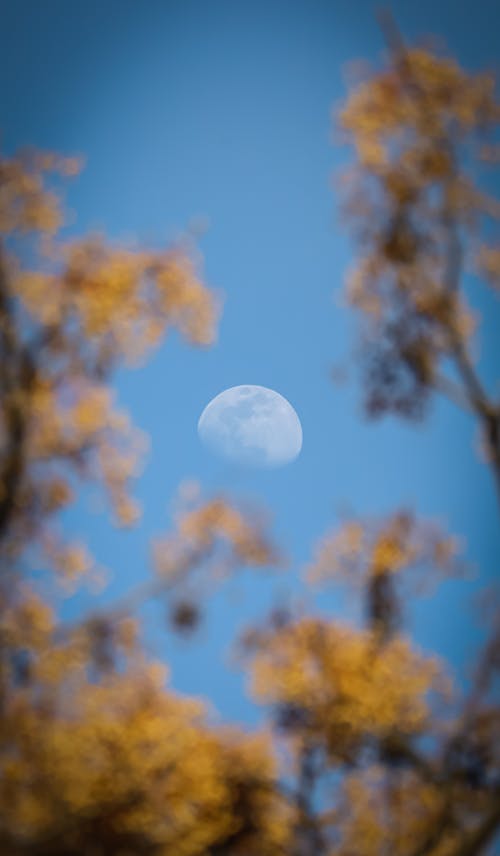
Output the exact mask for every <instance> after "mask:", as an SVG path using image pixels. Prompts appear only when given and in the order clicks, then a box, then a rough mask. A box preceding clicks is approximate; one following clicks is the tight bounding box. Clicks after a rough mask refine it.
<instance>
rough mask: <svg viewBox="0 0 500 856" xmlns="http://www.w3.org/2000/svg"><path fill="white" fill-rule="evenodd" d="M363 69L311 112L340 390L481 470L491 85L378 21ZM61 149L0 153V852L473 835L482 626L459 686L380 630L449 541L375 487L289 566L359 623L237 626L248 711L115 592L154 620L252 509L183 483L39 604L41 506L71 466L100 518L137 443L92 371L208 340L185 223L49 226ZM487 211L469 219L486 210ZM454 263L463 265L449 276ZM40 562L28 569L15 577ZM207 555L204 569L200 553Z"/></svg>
mask: <svg viewBox="0 0 500 856" xmlns="http://www.w3.org/2000/svg"><path fill="white" fill-rule="evenodd" d="M383 27H384V32H385V36H386V42H387V52H386V57H385V61H384V64H383V66H382V67H381V68H379V69H375V70H369V71H366V70H365V71H364V72H363V74H362V76H361V77H360V79H358V80H357V82H356V83H355V85H354V86H353V88H352V90H351V92H350V93H349V94H348V96H347V98H346V101H345V103H344V105H343V107H342V109H341V110H340V112H339V114H338V115H337V116H336V117H335V122H336V126H337V129H338V130H340V132H341V134H342V137H343V139H344V141H345V142H347V143H348V144H349V145H350V146H351V151H352V153H353V157H352V161H351V163H350V165H349V167H348V168H347V169H346V171H345V172H344V174H343V176H342V178H341V190H342V194H343V198H344V203H345V207H344V217H345V220H346V223H347V224H348V225H349V227H350V228H352V231H353V234H354V237H355V240H356V241H357V244H358V249H357V253H356V257H355V264H354V266H353V268H352V270H351V271H350V273H349V274H348V277H347V282H346V294H347V297H348V300H349V301H350V303H351V304H352V305H353V307H354V308H355V310H356V312H357V313H358V315H359V316H360V319H361V330H362V334H361V335H362V348H361V364H362V374H363V383H364V389H365V392H366V404H367V410H368V413H369V414H370V415H372V416H379V415H381V414H383V413H385V412H387V411H395V412H396V413H398V414H400V415H402V416H404V417H405V418H410V419H422V418H424V417H425V414H426V407H427V404H428V402H429V399H430V398H431V397H432V396H433V395H441V394H443V395H445V396H448V397H449V398H451V399H452V400H453V401H454V402H455V403H456V404H457V405H458V406H460V407H464V408H466V409H467V410H469V411H471V412H472V413H473V414H474V415H475V417H476V419H477V422H478V425H479V426H480V428H481V432H482V438H483V446H484V454H485V456H486V459H487V461H488V463H489V465H490V466H491V470H492V473H493V477H494V478H495V480H496V482H497V485H498V486H499V488H500V403H499V402H498V400H496V399H495V398H494V397H493V396H492V395H490V393H489V392H488V390H487V388H486V385H485V384H484V382H483V381H482V380H481V378H480V375H479V372H478V370H477V367H476V365H475V361H474V357H473V347H472V342H473V337H474V336H477V335H478V325H479V319H478V318H476V317H475V315H474V313H473V312H472V310H471V308H470V307H469V304H468V300H467V298H466V296H465V288H464V280H465V278H466V274H467V276H470V274H471V272H472V274H473V276H474V277H482V278H484V280H485V281H486V282H487V283H489V284H490V285H491V287H492V288H493V289H498V285H499V282H500V244H498V243H497V244H495V243H494V240H495V235H497V234H498V219H499V217H500V205H499V202H498V201H497V200H495V199H494V198H493V197H492V196H491V195H490V194H489V192H488V190H487V189H486V187H487V181H486V179H485V178H484V171H485V170H488V169H491V168H492V166H493V165H494V164H495V163H496V162H498V159H499V157H500V152H499V149H498V145H497V143H496V140H497V136H495V134H497V126H498V120H499V118H500V105H499V104H498V101H496V100H495V86H494V80H493V78H492V77H491V75H489V74H471V73H468V72H467V71H466V70H464V69H462V68H461V67H460V66H459V65H458V63H457V62H456V61H455V60H453V59H451V58H449V57H446V56H443V55H441V54H439V53H437V52H434V51H432V50H430V49H428V48H425V49H424V48H421V47H418V48H408V47H407V46H406V45H405V44H404V42H403V41H402V39H401V37H400V36H399V34H398V32H397V31H396V30H395V28H394V26H393V25H392V23H391V22H390V21H388V20H384V23H383ZM80 166H81V165H80V163H79V162H78V161H77V160H75V159H72V158H64V157H60V156H57V155H53V154H47V153H42V152H39V151H24V152H19V153H18V154H16V155H14V156H12V157H7V156H2V159H1V161H0V224H1V229H2V235H3V237H2V242H1V245H0V391H1V404H0V564H1V579H0V771H1V772H0V848H1V850H2V852H3V853H5V854H12V856H31V855H32V856H72V854H75V856H76V855H77V854H86V855H87V854H88V856H99V854H103V856H104V854H115V855H116V856H119V854H123V856H125V854H143V853H144V854H146V853H148V854H149V853H150V854H158V856H166V855H167V854H175V856H203V854H206V856H238V854H240V856H250V854H255V856H257V854H259V856H284V854H289V856H313V854H314V856H321V854H324V856H380V854H391V856H426V854H429V856H473V854H481V853H486V852H487V851H488V847H489V846H490V845H491V844H492V842H494V839H495V835H496V834H497V830H498V827H499V826H500V756H499V747H500V716H499V713H500V711H499V709H498V703H497V701H496V700H495V675H496V672H497V671H498V668H499V665H500V624H499V622H498V617H495V616H494V618H493V620H492V622H491V628H490V631H489V635H488V641H487V644H486V646H485V648H484V650H483V652H482V654H481V656H480V657H479V659H478V661H477V663H476V667H475V672H474V676H473V679H472V681H471V685H470V688H469V689H468V690H467V692H464V691H462V690H460V689H459V688H458V687H457V686H455V685H454V682H453V676H452V675H451V674H450V670H449V669H448V668H447V666H446V664H445V663H443V662H441V661H439V660H438V658H435V657H429V656H428V655H424V654H423V653H422V652H421V651H419V650H418V648H417V647H416V646H415V644H414V642H413V641H412V639H411V638H410V636H409V635H408V634H406V633H405V630H404V628H405V611H404V605H405V600H406V598H407V597H408V596H410V595H409V593H411V596H413V595H414V594H415V593H418V590H419V587H420V586H421V584H422V582H425V583H431V584H432V583H437V582H439V579H441V578H443V577H447V578H449V577H454V576H459V575H460V574H461V573H462V572H463V563H462V561H461V557H460V543H459V541H458V540H457V538H456V537H455V536H453V535H451V534H448V533H445V532H442V531H441V530H439V529H438V528H437V527H436V526H435V524H434V523H433V522H432V521H427V520H422V519H420V518H419V517H418V515H417V514H416V513H415V514H414V513H410V512H408V511H405V510H399V509H395V510H394V513H393V514H391V515H389V516H388V517H386V518H380V519H372V520H366V519H361V518H356V517H355V516H352V517H351V518H349V519H346V520H345V521H344V522H343V523H342V525H341V526H340V527H338V528H336V529H335V530H333V531H331V532H328V533H326V534H325V536H324V538H323V539H322V540H321V542H320V543H319V544H318V545H317V547H316V549H315V551H314V552H313V556H312V558H311V561H310V564H309V566H308V568H307V569H306V572H305V574H304V578H303V585H304V587H305V589H309V588H312V587H316V586H324V587H332V586H341V585H343V586H345V585H347V586H350V587H351V588H352V590H353V591H354V594H355V596H356V597H357V598H359V599H360V601H361V603H362V605H363V615H364V621H363V623H362V624H361V625H359V626H358V625H349V624H347V623H340V622H339V621H338V620H336V619H334V618H325V617H324V616H318V615H316V614H314V613H312V612H311V613H310V612H307V611H305V610H296V611H294V610H287V609H281V610H280V609H277V610H274V611H273V612H272V613H271V614H270V615H267V616H262V620H261V622H260V623H259V624H258V625H257V626H255V627H251V628H247V629H246V630H245V632H244V633H242V635H241V638H240V639H239V641H238V653H239V658H240V661H241V664H242V667H243V668H245V669H246V670H247V672H248V676H249V681H250V686H251V692H252V697H253V698H254V700H255V702H256V703H257V704H259V705H262V706H263V707H264V708H265V709H266V710H267V713H268V719H267V723H268V724H267V726H266V727H265V728H263V729H261V730H259V731H257V732H249V731H248V730H246V729H244V728H242V727H238V726H237V725H235V726H234V727H228V726H221V725H220V724H217V723H216V722H214V721H213V718H212V717H211V715H210V711H209V708H208V705H205V704H204V703H203V702H201V701H200V700H196V699H191V698H186V697H183V696H181V695H180V694H178V693H176V692H175V691H174V690H173V689H172V687H171V686H170V685H169V681H168V666H167V665H166V664H165V663H163V662H158V661H154V660H152V658H151V656H150V655H149V654H148V652H147V651H146V650H145V648H144V645H143V643H142V640H141V626H140V622H139V620H138V618H137V615H136V606H137V604H138V603H141V602H142V601H144V600H145V599H151V598H155V599H156V598H157V599H164V600H165V601H166V602H167V603H168V604H169V605H170V609H171V616H172V627H173V629H174V630H178V631H183V630H185V629H191V628H194V627H195V625H196V622H197V618H198V611H199V610H200V609H202V608H203V603H202V602H201V603H200V604H197V603H193V602H192V601H191V599H190V591H192V590H193V588H194V589H197V587H198V588H199V589H200V590H201V591H203V592H204V597H209V596H210V595H211V593H213V591H215V588H216V586H218V585H220V584H221V579H222V584H223V581H224V579H225V578H226V577H227V575H228V574H231V573H232V572H233V570H235V569H237V568H239V567H241V566H247V565H248V566H261V567H272V566H273V565H276V564H279V561H280V551H279V548H278V546H277V545H276V544H275V543H274V540H273V537H272V534H271V533H270V532H269V531H268V527H267V524H266V522H265V519H264V518H261V517H260V516H259V515H258V514H255V513H251V512H250V511H249V510H248V509H247V508H245V507H243V506H240V505H238V503H236V501H235V500H234V499H232V498H230V497H226V496H213V497H208V498H202V497H200V496H198V495H197V496H192V497H190V496H188V497H187V498H186V499H185V501H184V503H183V504H181V507H180V508H179V511H178V514H177V516H176V517H175V519H174V521H173V526H172V531H171V532H169V533H167V534H166V535H165V536H164V537H163V538H162V539H160V540H159V541H158V542H157V543H156V544H155V545H154V569H153V573H152V574H151V576H150V577H149V578H148V579H147V580H146V581H145V582H144V583H143V584H141V585H140V586H139V587H138V588H136V589H133V590H132V591H131V592H130V593H128V594H127V595H126V596H125V597H123V598H122V599H121V600H119V601H117V602H116V603H115V604H113V605H112V606H111V607H110V608H108V609H102V610H100V611H96V612H93V613H92V614H90V615H86V616H84V617H83V618H82V619H81V620H79V621H76V622H73V623H68V622H66V623H65V622H63V621H62V619H61V616H60V614H59V612H58V607H57V602H58V601H57V597H56V595H55V592H56V591H57V588H58V587H60V586H62V587H68V586H69V587H71V586H73V587H75V586H77V585H78V584H79V582H80V580H81V579H82V578H84V577H86V576H89V575H92V574H93V573H96V569H97V562H96V560H95V559H94V557H93V556H92V555H91V554H90V552H89V551H88V549H87V547H86V545H85V544H84V543H71V542H68V541H66V540H65V539H64V537H63V536H62V534H61V531H60V525H59V523H58V517H59V515H60V513H61V512H62V511H63V510H64V509H65V508H67V507H68V506H70V505H71V503H72V502H73V501H74V499H75V497H77V496H78V493H79V491H81V490H82V489H83V487H84V485H85V484H87V483H89V482H92V483H96V484H97V485H98V486H99V488H100V489H102V491H103V492H104V495H105V496H106V498H107V500H108V501H109V505H110V509H111V512H112V515H113V519H114V521H115V522H116V523H117V524H118V525H121V526H133V525H138V524H139V521H140V509H139V508H138V506H137V505H136V503H135V501H134V499H133V496H132V486H133V480H134V477H135V476H136V475H137V474H138V472H139V470H140V462H141V457H142V454H143V451H144V448H145V438H144V437H143V436H142V435H141V434H140V432H138V431H137V430H136V429H135V428H134V427H133V425H132V423H131V420H130V419H129V416H128V415H127V414H125V413H122V412H120V411H118V410H117V409H116V407H115V404H114V398H113V387H112V384H113V377H114V373H115V371H116V370H117V369H118V368H120V367H123V366H130V367H132V366H135V365H137V364H140V363H141V361H143V360H144V359H145V358H146V356H147V355H149V353H150V352H151V351H152V350H153V349H154V348H155V347H158V346H159V345H160V344H161V342H162V341H163V339H164V337H165V336H166V335H167V334H168V332H169V331H170V329H171V328H177V330H179V331H180V333H181V334H182V335H183V336H184V337H185V338H186V339H187V340H188V341H189V342H190V343H192V344H193V345H194V346H209V345H210V343H211V342H212V341H213V339H214V337H215V334H216V326H217V319H218V315H219V306H218V304H217V300H216V297H215V296H214V294H213V293H212V292H211V290H210V289H209V288H208V287H207V286H206V285H205V284H204V282H203V278H202V274H201V272H200V260H199V258H198V257H197V256H196V253H195V251H194V248H193V247H192V246H191V245H190V244H189V243H188V242H185V243H183V242H180V243H179V244H178V245H175V246H169V247H167V248H165V249H162V250H158V249H148V248H144V247H140V248H136V247H131V246H128V245H122V246H118V245H113V244H112V243H110V242H109V241H108V240H107V239H106V238H105V237H104V236H101V235H91V236H86V237H82V238H79V239H74V240H71V241H68V240H66V239H65V238H64V237H63V233H62V227H63V225H64V207H63V202H62V196H63V187H64V182H65V181H67V180H70V179H71V177H72V176H74V175H76V174H77V172H78V171H79V169H80ZM495 230H496V231H495ZM464 271H465V272H466V273H464ZM34 569H38V570H40V569H43V573H41V572H40V573H34ZM221 570H222V572H221Z"/></svg>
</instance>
